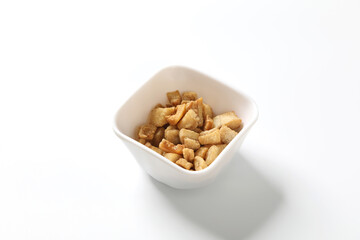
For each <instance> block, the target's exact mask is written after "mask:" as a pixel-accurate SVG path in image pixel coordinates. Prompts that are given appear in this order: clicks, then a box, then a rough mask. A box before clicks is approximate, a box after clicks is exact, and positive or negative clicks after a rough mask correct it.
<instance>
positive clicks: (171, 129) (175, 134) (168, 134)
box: [165, 126, 180, 145]
mask: <svg viewBox="0 0 360 240" xmlns="http://www.w3.org/2000/svg"><path fill="white" fill-rule="evenodd" d="M165 139H166V140H169V141H170V142H172V143H173V144H175V145H176V144H179V143H180V138H179V130H178V129H177V128H176V127H175V126H168V127H167V128H166V129H165Z"/></svg>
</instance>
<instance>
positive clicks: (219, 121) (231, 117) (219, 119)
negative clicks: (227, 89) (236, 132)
mask: <svg viewBox="0 0 360 240" xmlns="http://www.w3.org/2000/svg"><path fill="white" fill-rule="evenodd" d="M222 125H225V126H227V127H229V128H231V129H238V128H239V127H240V126H241V119H240V118H238V116H236V114H235V112H234V111H232V112H226V113H223V114H220V115H217V116H216V117H214V127H215V128H220V127H221V126H222Z"/></svg>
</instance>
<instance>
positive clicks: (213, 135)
mask: <svg viewBox="0 0 360 240" xmlns="http://www.w3.org/2000/svg"><path fill="white" fill-rule="evenodd" d="M199 142H200V143H201V145H205V144H220V143H221V138H220V130H219V129H217V128H214V129H211V130H208V131H204V132H201V133H200V135H199Z"/></svg>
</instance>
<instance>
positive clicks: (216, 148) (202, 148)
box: [136, 90, 242, 171]
mask: <svg viewBox="0 0 360 240" xmlns="http://www.w3.org/2000/svg"><path fill="white" fill-rule="evenodd" d="M167 98H168V100H169V103H168V104H166V106H165V107H164V106H163V105H161V104H157V105H156V106H155V107H154V108H153V109H152V110H151V112H150V114H149V119H148V123H146V124H144V125H142V126H140V127H139V128H138V129H137V133H136V134H137V140H138V141H139V142H140V143H142V144H144V145H145V146H147V147H149V148H150V149H152V150H154V151H155V152H157V153H159V154H161V155H163V156H164V157H165V158H167V159H169V160H170V161H171V162H173V163H176V164H177V165H179V166H181V167H183V168H185V169H187V170H190V171H194V170H195V171H200V170H202V169H205V168H206V167H208V166H209V165H210V164H211V163H212V162H213V161H214V160H215V158H216V157H217V156H218V155H219V154H220V153H221V151H222V150H223V149H224V148H225V147H226V145H227V144H228V143H229V142H230V141H231V140H232V139H233V138H234V137H235V136H236V134H237V133H238V132H239V131H240V130H241V125H242V122H241V119H240V118H238V117H237V116H236V114H235V113H234V112H233V111H232V112H226V113H223V114H220V115H217V116H214V114H213V111H212V108H211V107H210V106H209V105H208V104H206V103H204V102H203V99H202V98H201V97H200V98H198V96H197V93H195V92H183V94H182V95H180V92H179V91H178V90H176V91H174V92H168V93H167Z"/></svg>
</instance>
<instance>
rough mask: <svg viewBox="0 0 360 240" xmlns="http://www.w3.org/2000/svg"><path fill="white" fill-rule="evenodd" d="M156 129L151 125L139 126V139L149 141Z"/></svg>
mask: <svg viewBox="0 0 360 240" xmlns="http://www.w3.org/2000/svg"><path fill="white" fill-rule="evenodd" d="M155 131H156V127H155V126H154V125H152V124H144V125H141V126H140V129H139V138H143V139H146V140H151V139H153V138H154V134H155Z"/></svg>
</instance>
